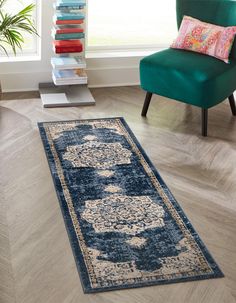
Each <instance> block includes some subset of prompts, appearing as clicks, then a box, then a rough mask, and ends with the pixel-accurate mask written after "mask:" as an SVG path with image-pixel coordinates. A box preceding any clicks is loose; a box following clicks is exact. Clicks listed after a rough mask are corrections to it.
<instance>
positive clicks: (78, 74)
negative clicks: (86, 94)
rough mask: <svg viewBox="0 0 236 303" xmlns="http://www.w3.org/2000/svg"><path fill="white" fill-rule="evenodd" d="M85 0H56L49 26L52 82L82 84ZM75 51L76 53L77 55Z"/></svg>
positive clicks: (85, 76) (84, 78)
mask: <svg viewBox="0 0 236 303" xmlns="http://www.w3.org/2000/svg"><path fill="white" fill-rule="evenodd" d="M85 6H86V0H56V2H55V3H54V8H55V15H54V17H53V21H54V28H53V29H52V37H53V50H54V52H55V54H56V55H57V57H53V58H52V60H51V64H52V66H53V71H52V78H53V81H54V83H55V84H56V85H70V84H86V83H87V75H86V72H85V68H86V63H85V60H84V38H85V33H84V27H83V25H84V20H85V12H84V10H85ZM78 54H79V56H78Z"/></svg>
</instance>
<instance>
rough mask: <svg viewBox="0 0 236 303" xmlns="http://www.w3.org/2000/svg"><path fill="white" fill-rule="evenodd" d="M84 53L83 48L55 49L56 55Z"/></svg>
mask: <svg viewBox="0 0 236 303" xmlns="http://www.w3.org/2000/svg"><path fill="white" fill-rule="evenodd" d="M82 51H83V46H82V44H81V46H70V47H55V53H56V54H62V53H80V52H82Z"/></svg>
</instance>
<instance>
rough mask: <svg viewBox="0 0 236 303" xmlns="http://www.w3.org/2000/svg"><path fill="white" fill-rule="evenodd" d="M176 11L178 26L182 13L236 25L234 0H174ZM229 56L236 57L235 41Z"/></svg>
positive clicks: (221, 23)
mask: <svg viewBox="0 0 236 303" xmlns="http://www.w3.org/2000/svg"><path fill="white" fill-rule="evenodd" d="M176 13H177V24H178V28H179V27H180V24H181V21H182V19H183V16H184V15H187V16H191V17H194V18H197V19H200V20H201V21H205V22H208V23H213V24H217V25H221V26H236V0H176ZM235 39H236V38H235ZM230 57H231V58H234V59H236V41H234V44H233V49H232V51H231V55H230Z"/></svg>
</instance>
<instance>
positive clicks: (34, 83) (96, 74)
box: [0, 66, 139, 93]
mask: <svg viewBox="0 0 236 303" xmlns="http://www.w3.org/2000/svg"><path fill="white" fill-rule="evenodd" d="M87 73H88V78H89V83H88V86H89V87H90V88H95V87H112V86H132V85H139V70H138V67H137V66H130V67H125V66H115V67H94V68H93V67H91V68H88V70H87ZM0 77H1V78H0V79H1V85H2V91H3V92H4V93H6V92H22V91H36V90H38V84H39V83H41V82H51V81H52V79H51V70H48V71H45V72H21V73H17V74H14V73H8V74H1V75H0Z"/></svg>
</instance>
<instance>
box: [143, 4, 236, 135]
mask: <svg viewBox="0 0 236 303" xmlns="http://www.w3.org/2000/svg"><path fill="white" fill-rule="evenodd" d="M176 13H177V24H178V27H179V26H180V24H181V21H182V18H183V16H184V15H187V16H191V17H194V18H197V19H200V20H202V21H205V22H208V23H213V24H217V25H221V26H234V25H236V0H177V1H176ZM140 81H141V87H142V88H143V89H144V90H145V91H146V92H147V94H146V98H145V101H144V105H143V109H142V116H146V114H147V111H148V107H149V104H150V101H151V98H152V94H157V95H161V96H165V97H168V98H171V99H175V100H177V101H181V102H184V103H188V104H192V105H195V106H198V107H200V108H201V109H202V135H203V136H207V120H208V109H209V108H211V107H213V106H215V105H217V104H219V103H220V102H222V101H224V100H225V99H227V98H228V99H229V102H230V106H231V111H232V114H233V115H236V106H235V100H234V96H233V92H234V91H235V90H236V41H234V44H233V48H232V51H231V54H230V64H226V63H224V62H223V61H220V60H219V59H216V58H214V57H210V56H207V55H203V54H199V53H194V52H190V51H185V50H179V49H171V48H170V49H166V50H164V51H160V52H158V53H155V54H153V55H151V56H147V57H145V58H144V59H142V60H141V62H140Z"/></svg>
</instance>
